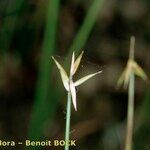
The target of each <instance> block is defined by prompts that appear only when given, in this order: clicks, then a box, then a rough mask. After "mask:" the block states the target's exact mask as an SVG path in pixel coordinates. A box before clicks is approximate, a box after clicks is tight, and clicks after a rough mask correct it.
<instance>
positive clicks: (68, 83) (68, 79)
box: [52, 52, 102, 150]
mask: <svg viewBox="0 0 150 150" xmlns="http://www.w3.org/2000/svg"><path fill="white" fill-rule="evenodd" d="M82 55H83V52H82V53H81V54H80V55H79V57H78V58H77V59H76V60H75V53H74V52H73V54H72V61H71V67H70V74H69V76H68V75H67V73H66V71H65V70H64V69H63V67H62V66H61V65H60V64H59V63H58V61H57V60H56V59H55V58H54V57H52V59H53V60H54V62H55V64H56V66H57V68H58V69H59V72H60V75H61V79H62V82H63V85H64V87H65V89H66V91H67V93H68V96H67V106H66V111H67V113H66V130H65V141H66V142H67V141H69V139H70V120H71V100H72V103H73V106H74V109H75V111H77V100H76V87H77V86H79V85H81V84H82V83H84V82H85V81H87V80H88V79H90V78H92V77H93V76H95V75H97V74H99V73H101V72H102V71H98V72H96V73H93V74H90V75H87V76H85V77H83V78H81V79H79V80H77V81H76V82H74V81H73V76H74V74H75V73H76V71H77V69H78V67H79V64H80V62H81V59H82ZM65 150H69V145H68V144H65Z"/></svg>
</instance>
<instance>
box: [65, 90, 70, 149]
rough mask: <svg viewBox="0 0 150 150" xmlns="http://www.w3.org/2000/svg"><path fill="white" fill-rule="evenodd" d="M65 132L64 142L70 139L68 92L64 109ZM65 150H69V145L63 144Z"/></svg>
mask: <svg viewBox="0 0 150 150" xmlns="http://www.w3.org/2000/svg"><path fill="white" fill-rule="evenodd" d="M66 111H67V113H66V131H65V141H66V142H67V141H69V138H70V119H71V93H70V91H69V92H68V98H67V107H66ZM65 150H69V145H68V144H65Z"/></svg>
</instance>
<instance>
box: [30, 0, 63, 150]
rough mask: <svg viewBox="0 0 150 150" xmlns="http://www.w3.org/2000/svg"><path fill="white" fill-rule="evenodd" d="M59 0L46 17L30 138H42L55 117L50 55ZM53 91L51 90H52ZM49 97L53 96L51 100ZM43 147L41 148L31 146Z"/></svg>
mask: <svg viewBox="0 0 150 150" xmlns="http://www.w3.org/2000/svg"><path fill="white" fill-rule="evenodd" d="M59 2H60V1H59V0H51V1H49V3H48V4H47V5H48V6H47V7H48V8H47V9H48V11H47V17H46V27H45V34H44V40H43V47H42V54H41V61H40V64H39V73H38V81H37V86H36V93H35V102H34V105H33V112H32V115H31V120H30V125H29V138H30V139H33V140H34V139H36V140H40V139H41V138H43V137H44V135H43V133H44V127H45V124H46V121H48V120H49V119H50V118H52V117H53V114H54V112H55V109H56V106H57V101H55V99H56V97H55V96H56V95H57V96H58V94H56V90H54V89H53V88H52V87H51V86H50V83H51V80H50V79H51V78H50V73H51V69H52V65H51V64H52V63H51V62H52V61H51V59H50V56H51V55H53V52H54V51H55V41H56V29H57V22H58V12H59V4H60V3H59ZM50 91H51V92H50ZM49 97H52V98H51V100H50V98H49ZM30 149H41V148H33V147H32V148H30Z"/></svg>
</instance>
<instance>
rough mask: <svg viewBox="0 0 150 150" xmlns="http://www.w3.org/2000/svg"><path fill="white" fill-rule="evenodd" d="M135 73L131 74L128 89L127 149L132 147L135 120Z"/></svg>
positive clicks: (129, 149)
mask: <svg viewBox="0 0 150 150" xmlns="http://www.w3.org/2000/svg"><path fill="white" fill-rule="evenodd" d="M134 80H135V79H134V73H133V72H132V73H131V75H130V81H129V90H128V114H127V132H126V143H125V150H131V149H132V139H133V122H134Z"/></svg>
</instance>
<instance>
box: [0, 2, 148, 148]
mask: <svg viewBox="0 0 150 150" xmlns="http://www.w3.org/2000/svg"><path fill="white" fill-rule="evenodd" d="M131 35H134V36H135V37H136V45H135V49H136V51H135V57H136V60H137V62H138V63H139V64H140V65H141V66H142V67H143V68H144V70H145V71H146V73H147V75H148V77H150V70H149V68H150V59H149V57H150V51H149V49H150V44H149V43H150V1H149V0H137V1H136V0H126V1H123V0H110V1H109V2H108V1H104V0H94V1H88V0H84V1H79V0H78V1H77V0H70V1H69V0H63V1H59V0H19V1H17V0H13V1H10V0H5V1H0V136H1V138H2V139H9V140H10V139H12V140H16V141H20V140H24V139H27V138H31V139H38V138H39V139H58V138H63V136H64V128H65V118H64V117H65V105H66V99H65V98H66V95H65V92H64V89H63V85H62V83H61V80H60V78H59V76H57V75H58V73H56V71H57V70H55V68H53V67H52V60H51V56H52V55H54V56H55V57H56V58H58V60H59V61H60V62H65V61H66V59H69V58H70V57H69V54H70V53H71V52H72V51H76V52H77V53H79V52H80V51H81V50H84V51H85V56H84V57H83V61H82V62H81V63H82V67H81V68H79V69H80V71H79V72H81V73H80V74H78V75H77V76H82V75H83V74H84V75H85V74H88V73H90V72H93V71H96V70H99V69H102V70H103V74H102V75H100V76H99V78H98V79H97V78H94V79H92V80H91V81H88V82H87V83H85V84H84V86H81V87H80V90H79V92H78V97H77V99H78V108H79V109H78V112H77V113H76V112H74V111H73V114H72V121H71V122H72V124H71V126H72V132H71V136H72V138H75V139H77V148H76V149H82V150H89V149H95V150H98V149H102V150H110V149H111V150H117V149H118V150H119V149H122V147H123V145H124V136H125V125H126V113H127V91H126V90H118V89H116V88H115V86H116V82H117V79H118V77H119V75H120V73H121V72H122V70H123V68H124V66H125V65H126V60H127V58H128V50H129V39H130V36H131ZM64 66H65V68H69V66H68V65H67V64H66V63H64ZM85 68H86V70H85ZM135 92H136V93H135V104H136V105H135V111H136V113H135V132H134V149H135V150H141V149H142V150H149V149H150V143H149V141H150V131H149V128H150V122H149V114H150V91H149V82H147V83H144V82H143V81H141V80H139V79H136V89H135ZM16 149H18V150H20V149H25V148H24V147H19V146H18V147H16ZM36 149H39V148H36ZM43 149H50V148H43ZM52 149H54V148H52ZM55 149H56V148H55Z"/></svg>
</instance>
